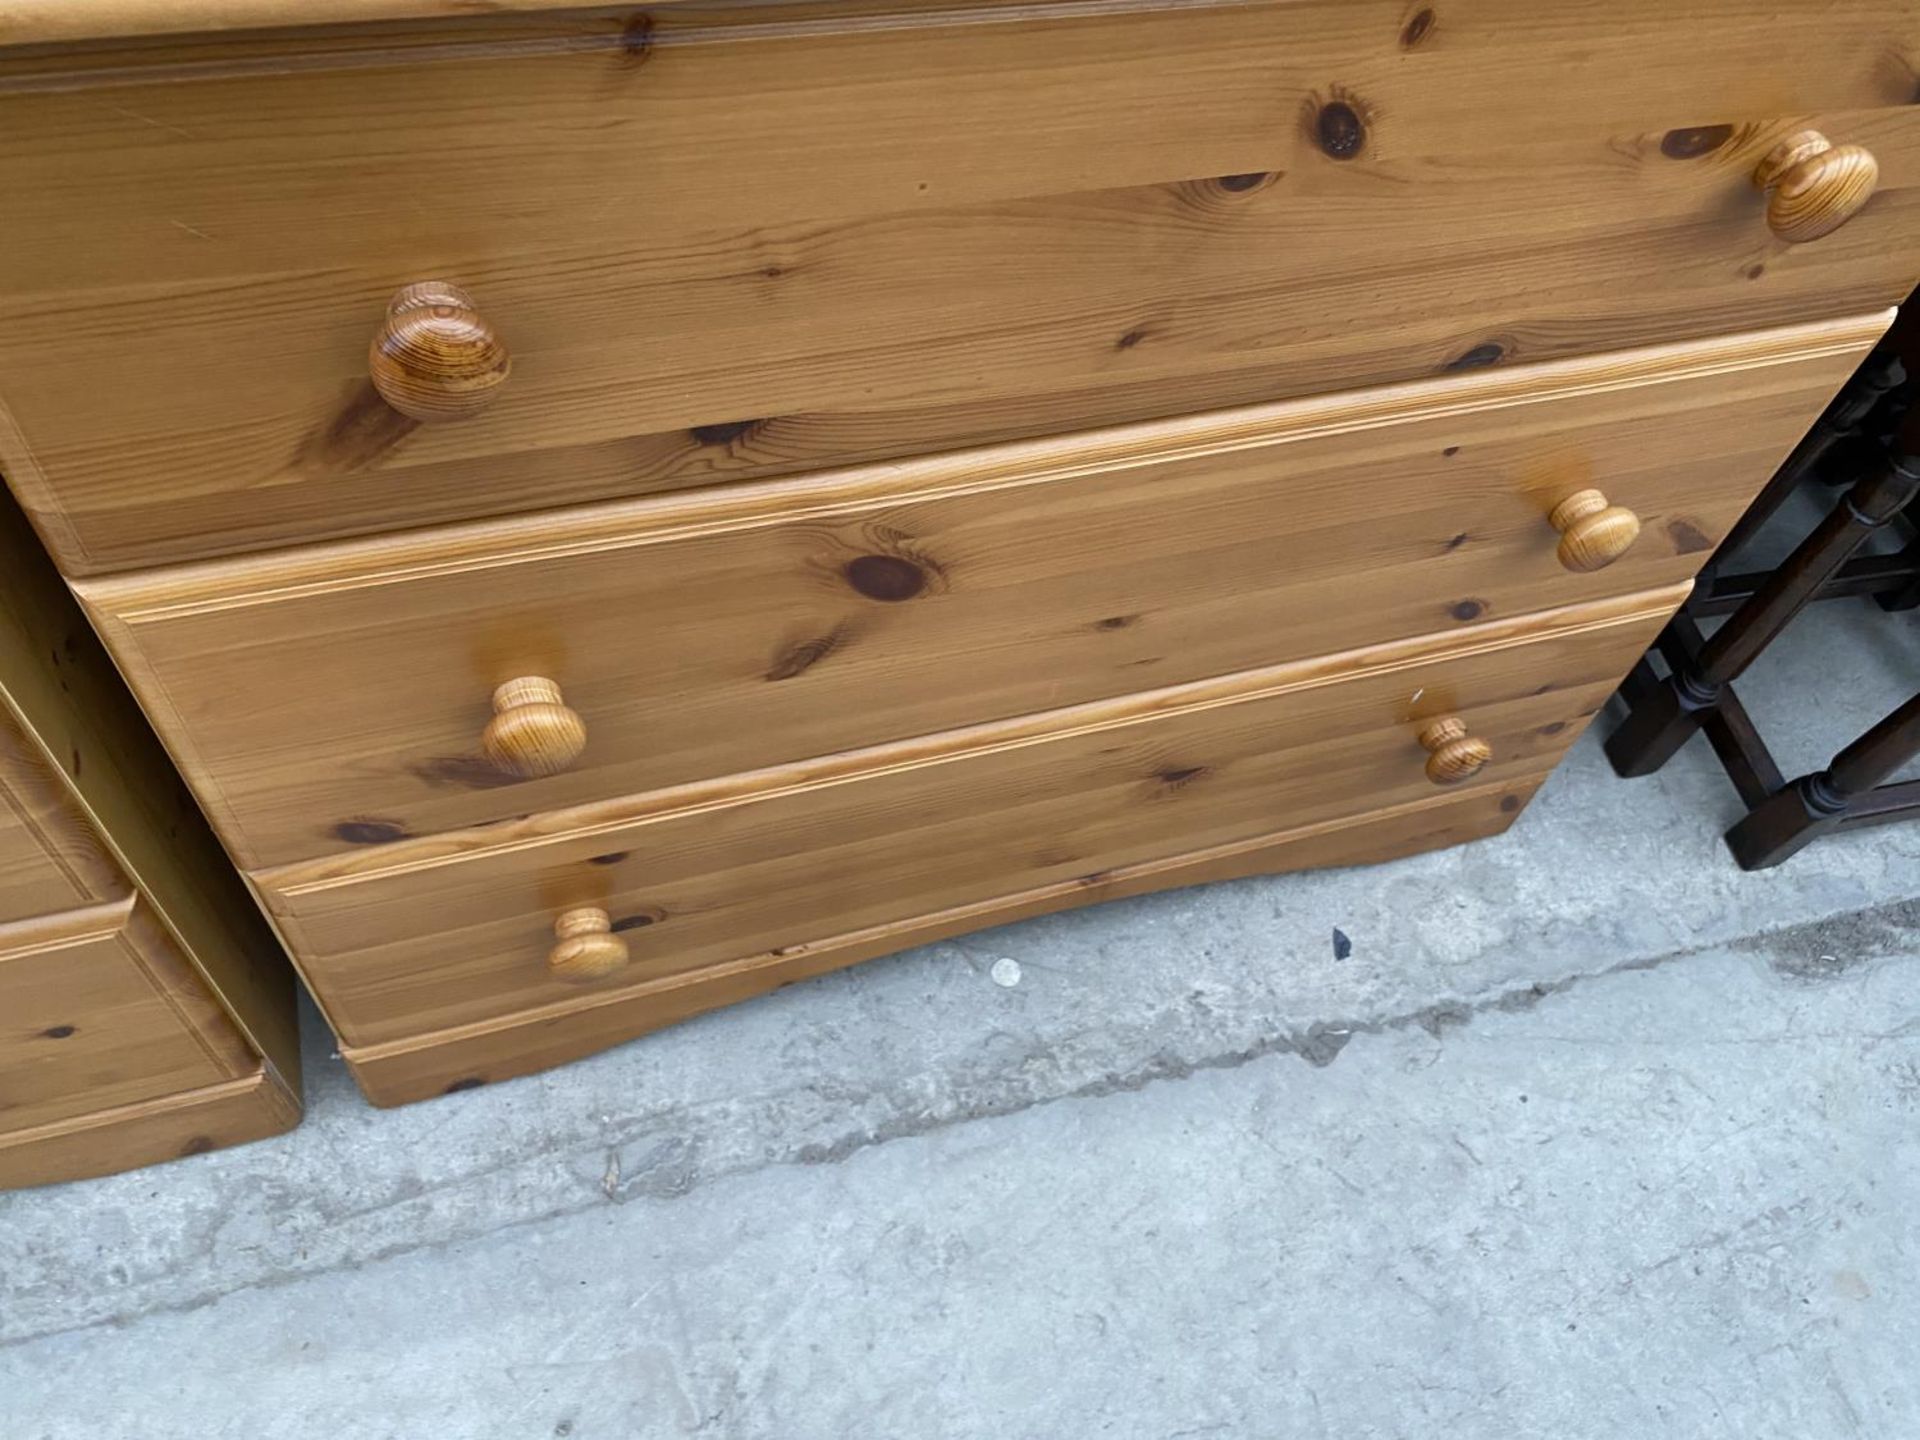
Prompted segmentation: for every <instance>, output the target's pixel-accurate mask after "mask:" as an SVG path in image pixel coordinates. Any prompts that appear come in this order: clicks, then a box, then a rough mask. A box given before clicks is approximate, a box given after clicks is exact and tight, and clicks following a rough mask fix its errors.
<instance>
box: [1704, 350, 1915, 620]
mask: <svg viewBox="0 0 1920 1440" xmlns="http://www.w3.org/2000/svg"><path fill="white" fill-rule="evenodd" d="M1906 378H1907V372H1906V367H1905V366H1903V365H1902V364H1901V363H1900V359H1899V357H1898V356H1896V355H1895V354H1893V352H1892V351H1889V350H1876V351H1874V352H1873V354H1871V355H1869V356H1868V357H1867V359H1866V361H1865V362H1864V363H1863V364H1862V365H1861V366H1860V368H1859V369H1858V370H1856V371H1854V374H1853V378H1852V379H1851V380H1849V381H1847V384H1846V388H1845V389H1843V390H1841V392H1840V393H1839V394H1838V395H1836V396H1834V398H1833V401H1832V403H1831V404H1829V405H1828V406H1827V408H1826V409H1825V410H1824V411H1822V412H1821V415H1820V418H1819V419H1818V420H1816V421H1814V422H1813V428H1812V429H1810V430H1808V431H1807V433H1806V435H1805V436H1803V437H1802V438H1801V441H1800V443H1799V444H1798V445H1796V446H1794V447H1793V453H1792V454H1791V455H1789V456H1787V458H1786V460H1785V461H1784V462H1782V464H1781V466H1780V468H1779V469H1778V470H1776V471H1774V472H1773V478H1772V479H1771V480H1769V481H1768V482H1767V485H1766V488H1765V489H1764V490H1762V491H1761V492H1760V493H1759V495H1758V496H1756V497H1755V498H1754V502H1753V504H1751V505H1749V506H1748V507H1747V511H1746V514H1744V515H1742V516H1741V517H1740V519H1739V520H1738V521H1736V522H1735V524H1734V527H1733V528H1732V529H1731V530H1729V531H1728V532H1727V538H1726V539H1724V540H1722V541H1721V542H1720V545H1719V548H1718V549H1716V550H1715V551H1714V552H1713V555H1712V557H1711V558H1710V559H1709V560H1708V561H1707V564H1706V568H1705V569H1704V570H1703V571H1702V573H1701V583H1702V584H1704V583H1705V582H1706V578H1707V576H1708V575H1711V574H1712V573H1713V572H1714V571H1715V570H1717V569H1719V567H1720V564H1721V562H1723V561H1724V560H1725V559H1726V558H1727V557H1728V556H1730V555H1732V554H1734V553H1735V552H1736V551H1738V550H1739V549H1740V548H1741V547H1742V546H1744V545H1745V544H1746V543H1747V541H1749V540H1751V539H1752V538H1753V537H1754V535H1755V534H1757V533H1758V532H1759V530H1760V527H1761V526H1763V525H1765V524H1766V523H1767V521H1769V520H1771V519H1772V518H1773V515H1774V512H1775V511H1777V510H1778V509H1779V508H1780V507H1781V506H1782V505H1784V504H1785V503H1786V500H1787V497H1788V496H1789V495H1791V494H1792V493H1793V492H1794V491H1795V490H1796V489H1797V488H1799V486H1800V483H1801V482H1802V481H1803V480H1805V479H1806V478H1807V476H1808V475H1810V474H1811V473H1812V472H1813V468H1814V466H1816V465H1818V464H1819V463H1820V462H1821V461H1822V460H1824V459H1826V458H1827V456H1828V455H1829V454H1830V453H1832V451H1833V449H1834V447H1836V446H1837V445H1839V444H1840V442H1841V441H1843V440H1851V439H1853V438H1854V437H1855V436H1857V435H1859V434H1861V433H1862V431H1863V430H1864V428H1865V426H1866V424H1867V422H1868V420H1870V419H1871V418H1872V417H1873V412H1874V409H1875V408H1876V407H1877V406H1878V405H1879V404H1880V402H1881V401H1882V400H1884V399H1885V398H1886V397H1887V396H1888V395H1889V394H1891V393H1892V392H1893V391H1894V390H1896V389H1897V388H1899V387H1900V386H1901V385H1903V384H1905V383H1906Z"/></svg>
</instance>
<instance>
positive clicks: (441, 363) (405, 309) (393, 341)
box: [367, 280, 513, 422]
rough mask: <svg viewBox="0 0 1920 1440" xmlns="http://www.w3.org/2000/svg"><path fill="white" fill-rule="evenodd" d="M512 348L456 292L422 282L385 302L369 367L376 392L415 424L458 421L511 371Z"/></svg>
mask: <svg viewBox="0 0 1920 1440" xmlns="http://www.w3.org/2000/svg"><path fill="white" fill-rule="evenodd" d="M512 365H513V361H512V358H511V357H510V356H509V355H508V354H507V346H506V342H505V341H503V340H502V339H501V338H500V336H499V333H498V332H497V331H496V330H495V329H494V328H493V326H491V325H489V324H488V323H487V322H486V321H485V320H484V319H482V318H481V316H480V313H479V312H478V311H477V310H475V309H474V307H473V297H472V296H471V295H469V294H467V292H466V291H464V290H462V289H461V288H460V287H459V286H458V285H449V284H447V283H446V282H445V281H443V280H423V281H421V282H420V283H419V284H417V285H408V286H407V287H405V288H404V289H403V290H401V291H400V292H399V294H397V295H395V296H394V297H393V299H392V300H390V301H389V302H388V303H387V323H386V324H384V325H382V326H381V327H380V333H379V334H378V335H376V336H374V337H373V348H372V349H370V350H369V351H368V352H367V368H368V370H369V371H371V373H372V375H373V388H374V389H376V390H378V391H379V392H380V396H381V398H382V399H384V400H385V401H386V402H387V403H388V404H389V405H391V406H392V407H393V408H394V409H396V410H398V411H399V412H400V413H401V414H402V415H408V416H411V417H412V418H413V419H415V420H422V421H429V422H431V421H434V420H458V419H459V418H460V417H461V416H463V415H471V414H473V413H474V412H475V411H477V410H480V409H482V408H484V407H485V406H486V404H487V402H488V401H489V400H491V399H492V398H493V392H494V391H496V390H498V389H499V388H500V386H501V384H502V383H503V382H504V381H505V380H506V378H507V371H508V370H510V369H511V368H512Z"/></svg>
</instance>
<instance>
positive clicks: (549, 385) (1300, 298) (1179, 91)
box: [0, 0, 1920, 574]
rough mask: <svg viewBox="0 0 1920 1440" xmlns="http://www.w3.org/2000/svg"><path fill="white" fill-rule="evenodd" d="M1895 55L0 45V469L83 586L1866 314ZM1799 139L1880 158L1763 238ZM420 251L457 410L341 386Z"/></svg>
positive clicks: (1324, 15) (799, 18)
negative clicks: (394, 534) (349, 537)
mask: <svg viewBox="0 0 1920 1440" xmlns="http://www.w3.org/2000/svg"><path fill="white" fill-rule="evenodd" d="M1916 51H1920V13H1917V12H1915V11H1914V9H1913V8H1912V7H1911V6H1909V5H1905V4H1902V3H1897V0H1849V3H1846V4H1844V5H1839V6H1836V7H1828V8H1825V9H1822V10H1820V11H1819V12H1817V13H1816V12H1815V11H1813V10H1811V9H1808V8H1804V7H1803V8H1797V9H1793V10H1789V11H1788V12H1786V13H1784V14H1782V15H1779V16H1775V17H1772V18H1771V20H1770V23H1769V24H1767V25H1756V24H1754V23H1752V16H1751V13H1750V7H1749V6H1748V5H1746V4H1745V3H1743V0H1708V3H1702V4H1697V5H1688V6H1679V7H1677V6H1672V5H1669V4H1665V3H1659V0H1627V3H1610V4H1604V5H1603V4H1599V3H1589V0H1572V3H1568V4H1556V5H1554V6H1551V7H1543V6H1539V5H1535V4H1529V3H1522V0H1462V3H1460V4H1459V5H1457V6H1455V7H1452V8H1450V9H1449V10H1448V12H1447V14H1446V16H1445V19H1444V21H1443V22H1442V23H1440V24H1438V25H1435V26H1433V27H1431V28H1430V30H1428V31H1424V32H1422V34H1421V35H1420V36H1418V37H1416V38H1415V41H1414V43H1412V44H1408V43H1407V15H1406V10H1405V6H1404V5H1402V4H1400V3H1399V0H1392V3H1382V0H1249V3H1246V4H1237V5H1209V6H1191V5H1172V4H1169V5H1164V6H1154V5H1122V6H1107V5H1099V4H1095V5H1091V6H1087V5H1065V4H1059V5H1048V4H1040V5H1030V6H1024V7H1011V8H1007V7H998V6H994V5H982V6H975V7H970V8H966V9H946V10H943V9H941V8H939V7H937V6H928V5H908V6H903V7H863V6H862V5H860V4H857V3H851V0H850V3H847V4H843V5H838V6H829V7H798V8H797V9H796V8H789V7H764V6H744V7H728V6H715V7H708V6H698V5H691V6H689V5H681V6H667V7H665V8H663V9H662V10H660V11H659V12H658V13H651V12H650V24H648V25H639V26H636V24H635V22H634V21H633V17H632V16H631V14H630V13H628V14H624V15H620V16H614V15H609V14H605V13H589V14H583V15H579V16H569V17H566V18H565V19H564V20H562V19H559V18H552V17H550V18H546V19H541V20H539V21H537V22H535V21H529V20H527V19H525V18H511V17H508V18H502V19H495V20H473V21H464V22H447V23H444V24H441V25H437V26H419V27H412V28H410V29H409V28H407V27H401V28H400V29H398V30H393V31H381V32H379V33H377V34H376V33H373V32H366V31H358V30H349V31H345V32H335V31H328V32H322V33H312V34H304V35H293V36H280V37H274V38H272V39H261V38H259V37H246V38H244V39H234V40H225V41H215V40H206V41H196V42H191V43H188V42H176V43H170V44H166V45H147V46H140V47H129V48H127V49H125V50H122V51H114V50H110V49H109V50H102V51H96V52H90V53H84V54H77V53H70V52H58V53H45V52H34V53H32V54H28V53H25V52H19V53H16V54H14V55H12V56H10V57H9V56H4V55H0V187H4V190H5V193H6V194H7V195H8V197H9V216H8V219H9V228H8V247H7V255H6V261H5V264H4V265H3V266H0V403H3V404H4V406H5V409H6V412H7V415H6V419H5V421H4V423H0V462H3V463H4V464H5V466H6V468H7V469H8V472H9V476H10V479H11V481H12V483H13V484H14V485H15V486H16V487H18V489H19V490H20V493H21V494H22V496H23V497H24V499H25V500H26V501H27V503H28V504H29V506H30V508H31V509H32V510H33V512H34V514H35V517H36V520H37V522H38V524H39V525H40V527H41V528H42V530H43V532H44V533H45V534H46V535H47V536H48V538H49V540H50V542H51V543H53V544H54V545H55V547H56V549H57V550H58V552H59V554H60V556H61V558H62V561H63V563H64V564H65V565H66V567H67V568H68V569H69V571H70V572H71V573H75V574H87V573H97V572H100V571H103V570H115V569H123V568H128V567H131V566H135V565H142V564H148V563H154V562H158V561H172V560H180V559H187V558H194V557H201V556H208V555H215V554H221V553H231V552H234V551H239V550H244V549H249V548H261V547H267V546H272V545H278V544H283V543H288V542H290V541H295V540H300V539H310V538H317V537H323V536H333V535H341V534H350V533H365V532H369V531H377V530H385V529H392V528H397V527H403V526H416V525H423V524H430V523H440V522H443V521H446V520H449V519H458V518H465V517H470V516H474V515H479V514H489V513H500V512H506V511H513V510H525V509H534V508H540V507H544V506H551V505H559V504H567V503H573V502H577V501H582V500H591V499H603V498H608V497H612V496H618V495H630V494H636V493H641V492H644V491H649V490H657V489H662V488H668V487H676V486H687V485H698V484H703V483H708V482H710V481H712V480H714V479H724V478H731V477H736V476H740V475H748V474H755V473H762V474H764V473H781V472H792V471H798V470H804V469H808V468H811V467H814V466H819V465H824V464H832V463H843V462H846V461H849V460H855V459H861V458H874V457H881V456H890V455H898V454H903V453H910V452H927V451H931V450H936V449H941V448H947V447H951V446H956V445H963V444H973V443H979V442H982V441H985V440H993V439H1000V438H1009V437H1016V436H1020V435H1031V434H1036V433H1041V432H1044V431H1050V430H1058V429H1060V428H1062V426H1063V425H1072V426H1085V425H1094V424H1106V423H1112V422H1116V421H1125V420H1132V419H1137V418H1141V417H1143V416H1150V415H1161V414H1174V413H1180V412H1183V411H1189V410H1195V409H1203V408H1211V407H1217V406H1221V405H1228V404H1239V403H1246V402H1250V401H1254V400H1260V399H1266V398H1271V397H1274V396H1279V395H1287V394H1298V393H1303V392H1307V391H1324V390H1329V389H1334V388H1338V387H1343V386H1350V385H1358V384H1368V383H1377V382H1380V381H1382V380H1389V379H1401V378H1409V377H1413V376H1418V375H1424V374H1433V373H1436V372H1440V371H1443V370H1445V369H1447V368H1449V367H1454V366H1473V365H1481V364H1489V363H1505V362H1510V361H1512V360H1515V359H1534V358H1547V357H1552V356H1563V355H1569V354H1578V353H1583V352H1590V351H1593V350H1597V349H1607V348H1618V347H1623V346H1628V345H1633V344H1639V343H1647V342H1652V341H1658V340H1662V339H1667V338H1675V337H1681V336H1688V335H1697V334H1702V333H1714V332H1728V331H1733V330H1738V329H1744V328H1748V327H1751V326H1763V325H1771V324H1778V323H1783V322H1787V321H1792V320H1797V319H1805V318H1810V317H1815V316H1820V315H1827V314H1833V313H1840V312H1848V311H1858V310H1863V309H1867V308H1871V307H1874V306H1878V305H1884V304H1887V303H1890V302H1891V301H1893V300H1895V299H1897V298H1898V297H1900V296H1901V295H1903V294H1904V293H1906V291H1907V290H1908V289H1909V288H1910V286H1911V285H1912V283H1913V281H1914V279H1915V278H1916V274H1920V258H1917V257H1916V249H1915V246H1914V245H1913V243H1912V242H1911V240H1910V238H1909V237H1910V236H1911V235H1913V234H1914V233H1916V232H1920V112H1916V111H1914V110H1913V109H1912V108H1911V107H1909V106H1907V105H1906V101H1907V100H1908V99H1909V98H1910V96H1911V92H1912V88H1913V79H1912V75H1913V63H1912V62H1913V57H1914V55H1915V53H1916ZM1783 56H1791V57H1792V58H1791V61H1790V62H1786V61H1783V59H1782V57H1783ZM237 117H245V119H244V122H241V121H238V120H237ZM1809 123H1813V124H1818V125H1819V126H1820V127H1821V129H1822V131H1823V132H1824V133H1826V134H1828V135H1830V136H1832V137H1834V139H1835V140H1836V141H1837V142H1841V143H1852V144H1862V145H1866V146H1868V147H1869V148H1870V149H1871V150H1872V151H1873V153H1874V154H1875V155H1876V156H1877V157H1878V158H1879V162H1880V166H1881V188H1880V192H1879V193H1878V194H1876V195H1875V196H1874V197H1873V199H1872V201H1871V202H1870V203H1869V204H1868V205H1867V207H1866V208H1865V210H1864V211H1863V212H1861V213H1860V214H1859V215H1858V216H1856V217H1855V218H1854V219H1853V220H1852V221H1851V222H1850V223H1849V224H1848V225H1847V226H1846V227H1845V228H1844V229H1842V230H1841V231H1839V232H1837V233H1836V234H1834V235H1832V236H1829V237H1828V238H1827V239H1825V240H1822V241H1821V242H1819V243H1818V244H1817V245H1812V246H1788V245H1786V244H1784V243H1783V242H1781V241H1779V240H1777V239H1776V238H1774V237H1773V236H1772V235H1771V234H1770V233H1769V232H1768V230H1767V228H1766V224H1765V219H1764V209H1765V201H1764V200H1763V199H1762V197H1761V196H1759V195H1758V194H1756V193H1755V192H1754V191H1753V189H1752V187H1751V186H1750V185H1749V184H1748V181H1747V177H1748V175H1749V173H1750V172H1751V171H1752V169H1753V168H1754V165H1755V164H1756V163H1757V162H1758V160H1759V159H1760V158H1761V156H1763V155H1764V154H1765V153H1766V152H1767V150H1768V149H1769V148H1771V146H1772V144H1773V143H1774V142H1775V141H1777V140H1778V139H1779V138H1781V137H1782V136H1784V135H1786V134H1789V133H1792V132H1793V131H1794V130H1795V129H1798V128H1801V127H1803V126H1805V125H1807V124H1809ZM427 176H430V177H431V178H430V191H431V203H419V204H410V203H407V200H406V197H408V196H409V195H412V194H415V193H417V192H418V191H419V190H420V188H421V186H422V185H423V184H426V183H429V182H427V181H426V180H425V179H424V178H423V177H427ZM828 177H830V178H828ZM1490 198H1491V199H1492V201H1493V202H1494V203H1489V201H1490ZM75 234H85V235H86V236H87V237H88V241H87V244H86V245H84V246H77V245H74V244H73V243H71V240H70V238H69V237H71V236H73V235H75ZM427 265H431V266H432V267H433V273H436V274H439V275H443V276H445V277H446V278H448V279H451V280H453V281H457V282H458V283H459V284H461V285H463V286H465V287H467V288H468V289H470V290H471V291H472V292H473V294H474V295H475V296H476V297H478V299H479V302H480V304H481V306H482V308H483V310H484V313H485V314H486V315H487V316H488V317H489V318H490V319H491V320H492V321H493V322H494V323H495V324H496V325H497V326H498V327H499V330H500V332H501V333H503V334H506V335H508V336H510V337H511V338H512V343H513V345H514V347H515V353H516V356H517V360H516V368H515V377H514V380H513V382H512V383H511V384H510V385H508V386H507V387H505V389H504V390H502V391H501V392H500V394H499V395H498V396H497V397H495V399H494V401H493V403H492V404H491V405H490V406H489V408H488V409H487V411H486V412H485V413H484V414H483V415H480V416H477V417H475V418H473V419H471V420H468V421H466V422H463V423H462V424H460V425H453V426H432V425H427V426H419V427H415V426H414V425H413V423H412V422H411V421H410V420H407V419H406V417H403V416H400V415H398V414H397V412H394V411H392V410H391V408H390V407H388V406H387V405H386V404H385V402H383V401H381V400H380V399H379V397H378V394H377V393H376V392H374V391H373V390H372V388H371V387H370V385H369V384H368V382H367V379H366V375H365V357H366V340H367V334H368V332H369V330H370V329H371V328H372V327H373V326H374V325H376V324H377V323H378V321H379V318H380V316H381V314H382V313H383V309H384V306H385V303H386V299H387V297H388V296H389V295H390V294H391V293H392V292H393V290H394V289H395V288H396V287H397V286H399V285H401V284H403V283H406V282H408V281H410V280H413V279H417V278H418V277H419V276H420V274H421V273H422V267H423V266H427ZM1329 314H1337V315H1338V317H1339V322H1338V323H1337V324H1329V323H1328V319H1327V317H1328V315H1329ZM103 393H106V394H111V395H112V396H113V397H114V403H113V404H112V405H110V406H103V405H101V404H100V403H98V398H97V397H99V396H100V395H101V394H103Z"/></svg>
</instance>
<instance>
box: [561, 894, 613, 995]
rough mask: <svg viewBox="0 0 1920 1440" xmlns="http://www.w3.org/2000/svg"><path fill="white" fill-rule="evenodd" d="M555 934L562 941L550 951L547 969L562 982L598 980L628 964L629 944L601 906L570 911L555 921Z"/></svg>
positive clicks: (586, 906)
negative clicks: (614, 929) (617, 933)
mask: <svg viewBox="0 0 1920 1440" xmlns="http://www.w3.org/2000/svg"><path fill="white" fill-rule="evenodd" d="M553 933H554V934H555V935H557V936H559V937H560V940H559V943H558V944H557V945H555V946H554V947H553V949H551V950H549V951H548V952H547V968H548V969H549V970H551V971H552V972H553V973H554V974H555V975H558V976H559V977H560V978H561V979H562V980H598V979H599V978H600V977H601V976H602V975H611V974H612V973H613V972H614V971H616V970H618V969H619V968H620V967H621V966H622V965H625V964H626V963H627V942H626V941H625V940H622V939H621V938H620V937H619V936H618V935H616V934H614V933H613V920H612V919H611V918H610V917H609V916H608V914H607V912H606V911H604V910H602V909H600V908H599V907H597V906H593V905H583V906H582V907H581V908H580V909H578V910H568V911H567V912H565V913H564V914H563V915H561V916H560V918H559V919H557V920H555V921H554V922H553Z"/></svg>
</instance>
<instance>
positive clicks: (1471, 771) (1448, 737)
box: [1420, 715, 1493, 785]
mask: <svg viewBox="0 0 1920 1440" xmlns="http://www.w3.org/2000/svg"><path fill="white" fill-rule="evenodd" d="M1420 745H1421V748H1422V749H1424V750H1425V751H1426V752H1427V763H1426V772H1427V779H1429V780H1431V781H1432V782H1433V783H1434V784H1436V785H1458V784H1459V783H1460V782H1461V781H1462V780H1468V779H1471V778H1472V777H1473V776H1475V775H1478V774H1479V773H1480V772H1481V771H1482V770H1484V769H1486V767H1487V764H1488V762H1489V761H1491V760H1492V759H1493V747H1492V746H1491V745H1489V744H1488V743H1487V742H1486V741H1485V740H1482V739H1481V738H1480V737H1479V736H1477V735H1474V734H1472V733H1471V732H1470V731H1469V730H1468V729H1467V722H1466V721H1464V720H1462V719H1461V718H1460V717H1459V716H1458V715H1448V716H1445V717H1443V718H1441V719H1439V720H1435V721H1433V722H1432V723H1431V724H1430V725H1428V726H1427V727H1426V728H1425V729H1424V730H1422V731H1421V732H1420Z"/></svg>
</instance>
